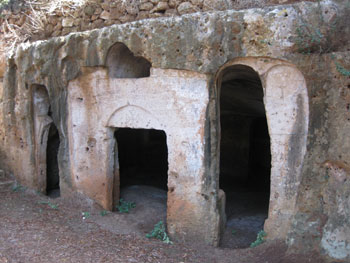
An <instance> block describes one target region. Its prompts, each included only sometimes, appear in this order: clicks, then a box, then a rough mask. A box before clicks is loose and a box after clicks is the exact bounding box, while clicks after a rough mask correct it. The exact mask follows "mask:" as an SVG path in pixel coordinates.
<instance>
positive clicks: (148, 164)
mask: <svg viewBox="0 0 350 263" xmlns="http://www.w3.org/2000/svg"><path fill="white" fill-rule="evenodd" d="M115 138H116V141H117V145H118V158H119V171H120V187H121V188H124V187H126V186H131V185H147V186H153V187H156V188H160V189H163V190H166V191H167V189H168V187H167V182H168V149H167V144H166V134H165V132H164V131H161V130H154V129H131V128H119V129H117V130H116V131H115Z"/></svg>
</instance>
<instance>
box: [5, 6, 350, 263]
mask: <svg viewBox="0 0 350 263" xmlns="http://www.w3.org/2000/svg"><path fill="white" fill-rule="evenodd" d="M174 2H175V1H170V2H169V6H170V7H171V8H175V7H177V6H178V5H179V4H180V3H174ZM192 2H194V1H191V3H192ZM156 4H158V2H157V3H154V6H156ZM192 4H193V3H192ZM152 5H153V2H152ZM320 5H321V8H322V10H333V8H336V10H338V12H337V13H339V17H338V19H339V21H343V20H342V19H345V18H344V17H346V13H345V14H344V13H342V10H343V6H342V5H341V3H336V2H332V1H327V2H321V4H320ZM299 7H302V8H303V17H304V18H303V19H301V18H300V16H299V14H298V12H297V9H298V8H299ZM318 10H319V6H318V5H317V4H311V3H302V4H298V5H291V6H282V7H270V8H266V9H264V10H262V9H253V10H246V11H233V10H231V11H223V12H210V13H200V14H192V15H184V16H182V17H171V18H166V19H165V18H163V19H150V20H144V21H138V22H133V23H128V24H124V25H114V26H111V27H107V28H104V29H101V30H93V31H89V32H84V33H74V34H71V35H69V36H67V37H58V38H53V39H50V40H47V41H40V42H35V43H33V44H23V45H21V46H19V47H18V48H17V50H16V52H15V53H14V54H12V55H11V56H10V57H9V58H8V60H7V69H6V74H5V78H4V88H3V92H2V97H1V113H2V114H1V118H0V124H1V125H0V127H1V130H0V131H1V133H0V141H1V148H0V154H1V156H0V157H1V158H0V164H1V169H3V170H5V171H6V172H7V173H12V174H14V175H15V176H16V178H17V180H18V181H20V183H21V184H24V185H26V186H28V187H31V188H34V189H37V190H40V191H44V189H45V178H44V175H43V174H42V173H41V170H43V169H44V166H45V160H44V157H43V151H45V143H46V142H45V140H46V139H45V131H46V129H47V127H48V125H50V123H51V121H52V124H55V126H56V127H57V129H58V132H59V137H60V141H61V142H60V148H59V152H58V160H59V173H60V187H61V192H62V196H67V195H68V194H70V193H71V192H75V191H76V192H80V193H81V194H82V195H83V196H86V197H87V198H89V199H90V200H94V201H95V202H97V203H99V204H101V205H102V206H103V207H105V208H107V209H110V208H111V206H112V204H113V201H115V198H116V196H118V194H117V193H115V191H116V189H118V187H115V186H116V185H118V184H117V183H115V181H117V180H118V173H117V172H115V171H114V170H113V164H115V163H116V161H115V159H116V158H115V155H116V152H115V150H114V148H115V147H114V145H115V140H114V138H113V132H114V130H115V129H117V128H121V127H130V128H153V129H159V130H163V131H164V132H165V133H166V136H167V146H168V151H169V152H168V162H169V170H168V187H169V192H168V214H167V216H168V220H167V225H168V231H169V233H170V234H171V235H172V237H175V238H177V239H179V240H197V241H198V240H200V241H203V242H206V243H210V244H214V245H218V244H219V242H220V234H221V233H222V230H223V228H224V225H225V211H224V209H225V194H224V193H223V192H222V191H220V186H219V176H220V171H219V155H220V146H219V145H220V144H219V141H220V119H219V118H220V114H219V109H220V107H219V105H220V101H219V98H220V97H219V93H220V85H221V84H220V81H221V80H220V78H221V73H222V72H223V70H224V69H226V68H229V67H230V66H234V65H245V66H248V67H250V68H252V69H253V70H254V71H256V72H257V73H258V75H259V77H260V79H261V82H262V86H263V89H264V107H265V110H266V116H267V121H268V127H269V134H270V138H271V154H272V162H271V165H272V168H271V195H270V210H269V217H268V219H267V221H266V223H265V230H266V232H267V233H268V238H269V239H281V240H286V241H287V242H288V244H289V245H290V246H291V247H295V248H296V249H298V251H305V252H309V251H311V250H313V249H318V250H319V251H320V252H322V253H324V254H325V255H327V256H329V257H331V258H336V259H339V260H348V259H349V257H350V256H349V254H348V252H347V250H348V244H349V242H350V240H349V238H348V235H346V233H348V232H349V225H350V224H349V221H348V218H350V217H349V209H348V207H347V206H348V203H349V202H348V190H347V188H346V185H347V181H348V179H347V178H348V176H349V170H348V169H347V168H346V169H345V168H342V169H343V170H339V171H338V170H334V168H333V166H334V164H337V165H338V164H339V162H340V163H342V164H343V165H342V167H347V166H348V165H349V161H348V160H350V142H349V139H348V130H349V127H350V122H349V120H350V118H349V117H348V114H349V112H348V110H349V108H348V105H349V104H350V95H349V94H350V93H349V92H350V91H349V87H350V83H349V79H348V76H347V74H346V72H347V71H346V70H347V69H349V68H350V55H349V52H348V51H346V47H347V46H346V45H345V44H344V45H341V44H339V45H333V43H334V41H335V40H334V39H333V38H330V36H332V35H331V31H329V32H328V31H325V33H324V34H325V35H324V37H325V38H327V39H330V40H329V41H330V42H329V43H330V44H332V45H331V46H332V51H333V53H332V54H318V53H316V54H310V55H308V54H301V53H299V49H300V46H298V45H300V43H299V42H296V41H295V39H296V38H297V37H298V34H297V29H298V28H299V29H300V26H304V25H305V23H306V22H307V23H309V26H310V28H317V26H318V24H319V20H317V19H316V18H315V17H317V18H319V15H315V14H318V13H317V11H318ZM100 11H101V12H100V13H102V10H100ZM109 11H110V10H108V12H109ZM91 12H92V11H91ZM98 12H99V11H98ZM327 13H328V12H327ZM129 18H130V17H129ZM129 18H127V19H129ZM305 19H306V20H307V21H306V22H305ZM97 20H98V19H96V21H97ZM324 21H325V22H324V23H328V22H329V21H328V20H327V19H325V20H324ZM327 25H328V24H325V26H327ZM327 32H328V33H327ZM327 34H328V35H327ZM344 37H347V35H346V34H345V36H344ZM346 40H347V41H348V39H346ZM298 43H299V44H298ZM342 43H348V42H342ZM115 48H116V50H114V49H115ZM118 50H119V51H118ZM121 50H122V51H121ZM313 50H319V49H313ZM135 65H138V66H137V67H136V66H135ZM339 65H341V66H342V67H343V68H344V69H345V70H340V69H341V68H340V66H339ZM150 68H151V69H150ZM38 87H41V88H39V89H41V90H45V88H46V89H47V95H42V94H44V93H45V92H41V91H39V90H38ZM45 94H46V93H45ZM48 105H49V106H48ZM48 107H51V112H52V114H50V116H49V114H48ZM41 139H43V144H41ZM326 161H328V162H327V165H326V167H325V165H324V163H325V162H326ZM335 161H336V162H335ZM328 164H329V165H328ZM338 166H339V165H338ZM116 167H117V165H116ZM331 169H333V170H334V171H333V170H331ZM337 169H338V168H337ZM113 188H114V192H113ZM113 196H114V198H113ZM344 233H345V234H344Z"/></svg>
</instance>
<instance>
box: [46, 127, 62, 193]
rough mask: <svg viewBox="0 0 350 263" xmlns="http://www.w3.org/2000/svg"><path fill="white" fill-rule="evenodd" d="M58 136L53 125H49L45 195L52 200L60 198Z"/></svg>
mask: <svg viewBox="0 0 350 263" xmlns="http://www.w3.org/2000/svg"><path fill="white" fill-rule="evenodd" d="M59 146H60V136H59V134H58V130H57V128H56V126H55V124H53V123H51V125H50V128H49V133H48V137H47V147H46V194H47V195H48V196H50V197H52V198H56V197H59V196H60V178H59V168H58V160H57V155H58V149H59Z"/></svg>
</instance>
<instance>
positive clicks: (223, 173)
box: [219, 65, 271, 248]
mask: <svg viewBox="0 0 350 263" xmlns="http://www.w3.org/2000/svg"><path fill="white" fill-rule="evenodd" d="M263 97H264V93H263V88H262V84H261V80H260V77H259V75H258V74H257V72H255V71H254V70H253V69H252V68H251V67H248V66H245V65H233V66H231V67H228V68H226V69H225V71H224V72H223V74H222V82H221V89H220V123H221V143H220V149H221V150H220V180H219V183H220V188H221V189H222V190H223V191H224V192H225V193H226V208H225V211H226V217H227V224H226V227H227V229H226V232H225V234H224V237H223V240H222V241H223V246H228V247H232V248H242V247H248V246H249V245H250V243H252V242H253V241H254V240H255V239H256V235H257V233H258V232H259V231H260V230H262V229H263V224H264V221H265V219H266V218H267V214H268V205H269V197H270V170H271V152H270V136H269V132H268V127H267V120H266V112H265V107H264V102H263ZM232 231H233V232H232ZM232 233H234V234H232Z"/></svg>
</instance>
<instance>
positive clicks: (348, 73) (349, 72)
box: [334, 61, 350, 77]
mask: <svg viewBox="0 0 350 263" xmlns="http://www.w3.org/2000/svg"><path fill="white" fill-rule="evenodd" d="M334 64H335V67H336V69H337V71H338V72H339V73H340V74H342V75H343V76H345V77H350V70H348V69H346V68H344V67H343V66H342V65H340V63H339V62H337V61H334Z"/></svg>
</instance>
